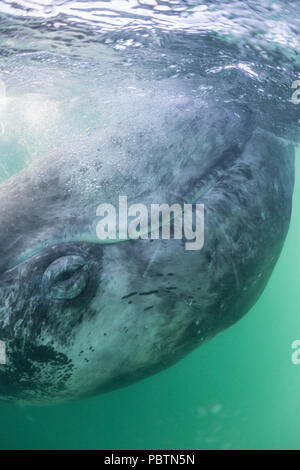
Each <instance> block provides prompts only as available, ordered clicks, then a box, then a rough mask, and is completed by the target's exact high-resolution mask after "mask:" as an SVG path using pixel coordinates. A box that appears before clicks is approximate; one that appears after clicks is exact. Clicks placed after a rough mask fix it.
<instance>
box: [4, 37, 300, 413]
mask: <svg viewBox="0 0 300 470" xmlns="http://www.w3.org/2000/svg"><path fill="white" fill-rule="evenodd" d="M209 44H210V43H209ZM214 47H215V46H214ZM222 47H223V43H222V42H220V43H217V45H216V47H215V48H214V51H220V49H221V48H222ZM209 51H210V53H211V52H212V50H211V47H210V48H209ZM212 56H213V54H212ZM211 60H212V61H213V60H215V61H216V63H218V58H217V54H216V55H215V59H213V58H212V59H211ZM138 73H139V74H142V72H141V71H140V70H138V72H136V74H137V75H138ZM252 79H253V76H252V77H251V74H250V75H248V74H247V71H245V70H244V69H243V68H242V67H237V68H236V69H235V70H234V71H233V72H232V74H230V75H229V74H228V73H227V72H226V71H225V72H220V73H218V72H216V73H214V74H213V75H211V76H209V77H207V76H204V73H203V74H202V75H201V74H199V76H198V77H197V76H192V77H191V78H190V79H189V80H183V79H182V78H181V77H180V75H179V76H175V77H173V78H170V77H160V78H157V79H153V78H152V77H148V79H146V78H145V76H142V78H137V79H135V81H134V86H133V87H128V90H127V92H126V94H124V90H123V88H124V84H122V83H119V84H116V83H114V87H112V89H108V88H107V94H106V96H105V99H104V98H103V100H102V102H103V106H102V114H101V116H100V117H99V122H100V124H99V126H96V127H95V128H92V129H89V131H88V132H86V133H84V134H82V135H80V139H79V138H77V136H76V135H70V136H69V137H68V138H67V139H66V142H67V143H65V144H62V145H60V146H59V147H58V148H56V149H55V151H51V150H49V152H46V153H45V154H44V155H43V157H42V158H39V159H36V160H33V161H31V162H30V163H29V164H27V165H26V166H24V167H23V168H21V169H19V170H18V171H17V172H15V174H13V175H12V176H10V177H9V178H6V179H4V180H3V181H2V182H1V184H0V340H1V341H2V342H3V343H4V344H5V351H6V358H5V364H0V398H1V399H3V400H7V401H11V402H18V403H29V404H51V403H60V402H65V401H71V400H78V399H81V398H84V397H88V396H91V395H94V394H97V393H101V392H107V391H110V390H113V389H116V388H118V387H123V386H127V385H129V384H132V383H134V382H136V381H138V380H140V379H142V378H145V377H147V376H149V375H151V374H154V373H156V372H158V371H160V370H163V369H165V368H167V367H169V366H171V365H172V364H174V363H175V362H177V361H178V360H180V359H182V358H183V357H184V356H186V355H187V354H188V353H189V352H190V351H192V350H193V349H194V348H196V347H198V346H199V345H201V344H203V343H205V342H206V341H208V340H210V339H212V338H213V337H214V336H215V335H217V334H218V333H219V332H221V331H223V330H224V329H226V328H228V327H230V326H231V325H233V324H234V323H235V322H237V321H238V320H239V319H240V318H241V317H242V316H243V315H245V314H246V313H247V312H248V311H249V310H250V309H251V307H252V306H253V305H254V304H255V302H256V301H257V299H258V298H259V296H260V295H261V293H262V292H263V290H264V288H265V286H266V284H267V282H268V280H269V278H270V275H271V273H272V271H273V268H274V266H275V264H276V261H277V260H278V257H279V255H280V252H281V250H282V247H283V244H284V240H285V237H286V235H287V232H288V227H289V222H290V216H291V208H292V195H293V186H294V145H293V143H292V138H291V139H290V138H289V135H288V132H287V131H286V128H282V127H280V126H279V125H278V126H276V125H275V124H274V125H273V124H272V123H276V122H279V121H280V119H281V117H280V114H281V109H278V110H277V111H276V106H275V105H274V106H273V107H272V106H271V104H270V109H271V110H272V113H273V114H272V115H271V117H270V121H268V120H267V119H266V118H265V116H266V113H265V112H264V113H263V111H262V109H258V107H257V104H256V103H255V97H256V96H257V94H259V91H257V88H256V85H255V86H254V85H253V86H252V85H251V83H252V82H251V80H252ZM129 83H130V80H129ZM195 90H205V91H204V92H203V93H195ZM241 90H243V91H245V95H246V96H244V95H243V97H241V96H240V94H239V93H240V91H241ZM286 106H287V105H286ZM276 112H277V115H276ZM276 116H277V117H276ZM278 116H279V117H278ZM282 121H284V117H282ZM288 125H289V123H288ZM288 125H287V127H288ZM282 129H283V130H282ZM122 195H125V196H127V197H128V201H129V202H132V203H143V204H145V205H146V206H147V207H150V205H151V204H154V203H156V204H161V203H166V204H169V205H171V204H173V203H179V204H183V203H185V202H193V203H199V204H203V205H204V211H205V224H204V245H203V248H202V249H201V250H198V251H188V250H186V249H185V240H179V239H172V238H171V239H170V240H165V239H161V238H160V239H156V240H151V239H150V238H148V239H137V240H126V241H121V242H117V241H116V242H111V243H104V242H102V241H100V240H99V239H98V238H97V234H96V225H97V222H98V218H97V216H96V210H97V207H98V206H99V204H102V203H109V204H112V205H114V206H115V207H116V206H117V205H118V198H119V196H122Z"/></svg>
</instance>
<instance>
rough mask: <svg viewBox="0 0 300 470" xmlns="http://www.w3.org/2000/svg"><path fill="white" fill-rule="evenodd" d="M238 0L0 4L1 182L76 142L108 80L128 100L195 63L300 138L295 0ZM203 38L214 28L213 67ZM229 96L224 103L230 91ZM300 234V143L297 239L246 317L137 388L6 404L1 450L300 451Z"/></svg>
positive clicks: (299, 154)
mask: <svg viewBox="0 0 300 470" xmlns="http://www.w3.org/2000/svg"><path fill="white" fill-rule="evenodd" d="M104 3H105V4H107V5H106V6H105V7H104ZM229 3H231V5H230V6H229ZM239 3H241V2H226V1H223V2H195V1H187V2H184V1H182V2H181V1H175V2H171V1H170V2H163V1H161V2H160V1H158V2H156V1H154V0H145V1H144V2H135V3H134V2H124V1H123V2H122V1H120V2H111V5H112V6H110V5H109V2H70V1H63V0H61V1H54V2H50V1H40V2H29V1H28V2H26V1H24V2H19V3H15V2H10V1H1V2H0V79H1V82H0V85H1V86H0V182H1V181H3V180H5V179H6V178H8V177H9V176H11V175H12V174H14V173H17V172H18V171H20V170H21V169H22V168H24V167H25V166H26V165H28V164H30V162H31V161H32V160H34V159H35V158H41V156H42V155H43V153H47V152H48V151H49V150H51V151H53V150H55V149H57V150H58V151H61V149H63V148H64V146H69V145H75V146H76V139H78V138H80V135H88V132H90V131H91V129H94V128H95V126H97V125H99V123H98V119H99V115H101V119H104V118H103V115H105V111H103V109H104V110H105V109H106V108H105V106H106V107H107V104H109V103H105V99H104V98H103V97H104V96H106V90H107V87H108V86H110V88H111V89H113V86H114V85H115V87H116V88H117V89H118V93H119V96H120V93H121V92H122V90H123V91H124V96H125V97H126V96H127V95H128V96H129V98H128V99H130V93H134V91H132V90H134V87H135V85H136V81H140V80H146V78H147V79H148V80H149V78H151V79H153V80H155V79H161V78H164V77H166V78H170V77H173V78H174V80H175V81H176V80H177V79H178V78H179V79H187V80H191V83H192V85H191V86H195V83H196V82H197V71H199V67H201V70H203V68H204V69H205V70H206V71H207V70H209V73H211V74H213V78H212V82H211V83H213V84H215V83H216V82H217V80H218V73H221V74H222V73H233V79H236V80H237V83H238V84H239V85H238V86H240V87H244V88H243V91H244V94H245V95H246V97H245V101H246V102H247V100H249V99H250V97H249V96H247V91H249V93H250V92H251V98H253V99H254V96H255V99H256V100H257V106H259V108H258V113H261V114H263V116H260V119H262V120H263V119H267V118H268V119H269V121H270V126H271V125H272V124H274V127H276V129H277V131H278V134H279V135H281V136H282V137H283V138H286V137H287V135H288V136H289V137H290V138H291V140H292V141H294V142H295V145H296V141H297V138H296V137H295V136H296V135H297V133H298V134H299V126H300V124H299V122H298V120H299V118H300V116H299V106H298V108H297V106H295V105H291V106H290V108H289V109H290V114H287V113H285V114H284V115H282V116H279V117H277V115H276V106H277V107H280V106H283V105H282V103H283V102H286V101H287V100H288V99H289V98H291V95H292V90H291V89H290V87H291V83H292V81H293V80H296V79H297V78H299V62H298V60H299V55H298V52H299V39H298V31H299V28H298V26H299V19H300V11H299V6H298V7H297V2H280V1H279V2H271V1H266V2H244V4H247V5H248V6H245V5H244V7H245V9H246V10H245V11H243V9H242V7H240V5H239ZM258 3H259V5H258ZM137 4H139V5H137ZM137 6H138V7H139V8H137ZM72 8H73V10H72ZM247 8H248V11H247ZM249 13H251V14H250V16H249ZM199 25H201V27H200V28H199ZM235 28H236V29H235ZM297 28H298V29H297ZM188 33H190V34H191V36H189V35H188ZM197 35H198V36H197ZM199 35H200V36H201V37H202V36H203V37H204V36H205V37H206V38H208V36H207V35H209V38H208V39H207V40H205V41H204V42H203V48H202V49H201V52H202V53H203V54H204V55H206V57H207V56H209V58H208V62H207V63H205V64H203V62H201V60H202V59H201V54H199V47H200V46H201V43H200V42H199ZM220 44H224V46H222V47H221V46H220ZM201 47H202V46H201ZM195 48H196V50H194V49H195ZM220 49H221V50H222V51H223V55H222V56H221V57H220V58H219V61H218V62H217V61H215V59H214V55H213V51H216V50H220ZM183 50H184V51H185V52H184V53H183V52H182V51H183ZM210 50H211V51H212V53H211V54H209V51H210ZM245 50H246V51H247V53H246V54H244V51H245ZM191 51H192V52H191ZM236 51H239V52H240V53H241V56H243V54H244V56H243V57H244V58H245V60H244V62H243V63H242V64H241V62H240V60H241V59H240V57H241V56H239V57H237V56H236ZM195 58H197V60H196V59H195ZM214 61H215V63H214ZM229 64H231V65H229ZM221 66H223V70H221V69H222V67H221ZM218 67H220V70H219V69H218ZM226 67H227V71H224V69H225V68H226ZM228 67H229V69H230V70H229V71H228ZM268 67H270V70H268ZM209 73H208V75H207V76H209ZM243 74H244V75H243ZM268 74H269V75H268ZM276 74H277V75H276ZM249 77H250V78H249ZM251 77H252V78H253V80H254V81H253V82H251V85H248V83H249V80H250V81H251ZM257 78H259V80H258V79H257ZM244 79H245V81H243V80H244ZM120 83H121V86H120ZM151 83H152V82H151ZM209 83H210V82H209V80H208V79H207V89H208V90H209V86H210V85H209ZM149 86H153V85H152V84H150V85H149ZM248 86H249V89H247V87H248ZM259 88H261V91H260V92H258V93H257V94H256V95H253V93H254V92H253V90H254V89H255V90H256V91H257V90H259ZM120 90H121V91H120ZM87 91H88V93H87ZM139 92H140V91H139ZM198 92H199V90H198ZM200 92H202V93H206V90H205V89H204V90H201V91H200ZM208 92H210V91H208ZM226 93H228V96H227V95H226V96H225V95H224V96H223V97H222V99H224V100H225V99H228V98H229V95H230V99H233V98H232V95H231V94H230V92H229V91H228V90H227V91H226ZM112 96H113V93H112ZM106 98H107V100H108V101H109V99H110V96H108V97H107V96H106ZM124 99H125V98H124ZM241 99H244V98H243V97H242V98H241ZM124 103H125V104H124V109H126V100H125V101H124ZM162 105H163V103H162ZM274 110H275V111H274ZM266 116H267V118H266ZM113 119H114V117H113V115H112V116H109V120H110V121H109V122H110V123H113V122H114V121H113ZM299 236H300V150H299V149H297V150H296V181H295V191H294V198H293V213H292V219H291V226H290V230H289V233H288V237H287V239H286V243H285V245H284V248H283V251H282V254H281V256H280V259H279V261H278V263H277V265H276V267H275V270H274V272H273V274H272V276H271V279H270V281H269V283H268V285H267V287H266V289H265V291H264V292H263V294H262V296H261V297H260V299H259V300H258V302H257V303H256V304H255V306H254V307H253V308H252V309H251V310H250V311H249V312H248V314H247V315H246V316H245V317H244V318H242V320H240V321H239V322H238V323H237V324H235V325H234V326H232V327H231V328H230V329H228V330H227V331H224V332H222V333H220V334H218V335H217V337H215V338H214V339H213V340H211V341H210V342H209V343H207V344H205V345H203V346H201V347H200V348H198V349H196V350H195V351H193V352H192V353H191V354H190V355H188V356H187V357H186V358H185V359H183V360H182V361H180V362H179V363H177V364H176V365H174V366H172V367H171V368H169V369H167V370H165V371H163V372H160V373H158V374H156V375H155V376H152V377H149V378H147V379H145V380H143V381H141V382H139V383H137V384H134V385H132V386H130V387H128V388H124V389H121V390H117V391H114V392H111V393H107V394H104V395H100V396H96V397H93V398H90V399H86V400H83V401H81V402H76V403H70V404H65V405H59V406H49V407H48V406H46V407H29V406H22V405H11V404H6V403H0V449H107V450H110V449H111V450H114V449H120V450H121V449H299V448H300V420H299V416H300V364H299V365H296V364H293V363H292V360H291V357H292V353H293V349H292V343H293V342H294V341H295V340H298V339H299V340H300V266H299Z"/></svg>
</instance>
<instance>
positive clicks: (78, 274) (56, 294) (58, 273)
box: [42, 255, 89, 299]
mask: <svg viewBox="0 0 300 470" xmlns="http://www.w3.org/2000/svg"><path fill="white" fill-rule="evenodd" d="M88 279H89V274H88V267H87V265H86V261H85V259H84V258H83V257H82V256H75V255H74V256H71V255H70V256H62V257H61V258H58V259H57V260H55V261H53V263H51V264H50V265H49V266H48V268H47V269H46V271H45V272H44V275H43V279H42V288H43V292H44V294H45V295H46V297H48V298H51V299H75V298H76V297H78V296H79V295H80V294H81V293H82V292H83V290H84V289H85V287H86V285H87V283H88Z"/></svg>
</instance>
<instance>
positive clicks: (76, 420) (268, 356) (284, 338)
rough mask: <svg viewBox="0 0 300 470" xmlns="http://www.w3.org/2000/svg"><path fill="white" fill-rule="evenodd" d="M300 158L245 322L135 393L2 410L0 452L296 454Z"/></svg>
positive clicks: (299, 441)
mask: <svg viewBox="0 0 300 470" xmlns="http://www.w3.org/2000/svg"><path fill="white" fill-rule="evenodd" d="M299 158H300V152H299V151H298V155H297V159H296V170H297V172H296V186H295V192H294V202H293V215H292V222H291V227H290V231H289V234H288V238H287V240H286V243H285V246H284V249H283V252H282V255H281V257H280V259H279V261H278V263H277V266H276V268H275V270H274V273H273V275H272V277H271V280H270V282H269V283H268V285H267V288H266V289H265V291H264V293H263V295H262V296H261V298H260V299H259V301H258V302H257V304H256V305H255V306H254V308H252V310H251V311H250V312H249V313H248V315H246V316H245V317H244V318H243V319H242V320H241V321H240V322H238V323H237V324H236V325H235V326H233V327H231V328H230V329H229V330H227V331H225V332H223V333H221V334H219V335H218V336H217V337H216V338H215V339H213V340H212V341H211V342H209V343H208V344H206V345H204V346H202V347H201V348H199V349H197V350H196V351H194V352H193V353H192V354H190V355H189V356H188V357H187V358H186V359H184V360H182V361H181V362H179V363H178V364H176V365H175V366H173V367H171V368H170V369H168V370H166V371H163V372H161V373H159V374H157V375H156V376H153V377H150V378H148V379H146V380H144V381H142V382H140V383H137V384H135V385H133V386H131V387H128V388H125V389H122V390H119V391H116V392H112V393H109V394H106V395H100V396H97V397H95V398H92V399H89V400H85V401H81V402H77V403H72V404H68V405H60V406H54V407H21V406H13V405H7V404H1V405H0V416H1V426H0V447H1V449H112V450H113V449H299V448H300V420H299V415H300V401H299V394H300V365H299V366H297V365H294V364H292V362H291V353H292V349H291V344H292V342H293V341H294V340H295V339H300V315H299V305H300V289H299V285H300V270H299V257H298V245H299V233H300V215H299V207H300V165H299V160H298V159H299ZM297 166H298V168H297Z"/></svg>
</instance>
